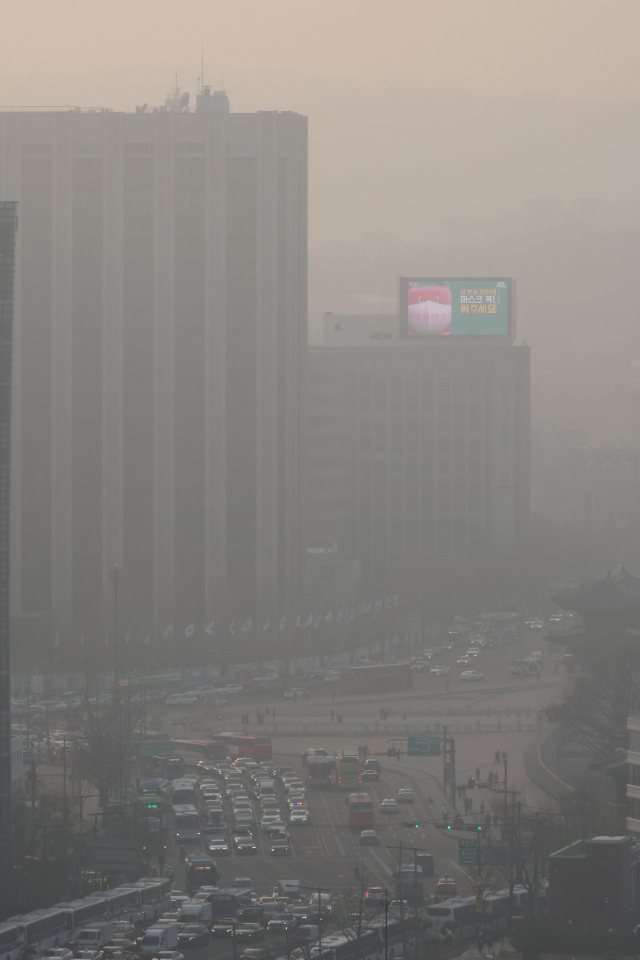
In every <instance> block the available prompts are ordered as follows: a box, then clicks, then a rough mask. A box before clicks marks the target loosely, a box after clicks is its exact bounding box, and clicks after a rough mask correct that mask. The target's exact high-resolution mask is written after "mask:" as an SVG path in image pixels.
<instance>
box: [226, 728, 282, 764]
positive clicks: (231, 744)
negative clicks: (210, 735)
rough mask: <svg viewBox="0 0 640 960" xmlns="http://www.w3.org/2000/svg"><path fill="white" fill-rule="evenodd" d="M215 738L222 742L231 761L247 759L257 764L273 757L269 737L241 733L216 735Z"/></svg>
mask: <svg viewBox="0 0 640 960" xmlns="http://www.w3.org/2000/svg"><path fill="white" fill-rule="evenodd" d="M216 736H217V737H219V738H220V739H221V740H223V741H224V744H225V746H226V748H227V753H228V754H229V756H230V757H231V758H232V759H233V760H237V758H238V757H247V758H248V759H249V760H256V761H257V762H258V763H259V762H260V761H261V760H271V759H272V757H273V749H272V746H271V737H255V736H247V735H245V734H243V733H218V734H216Z"/></svg>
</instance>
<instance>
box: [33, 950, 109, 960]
mask: <svg viewBox="0 0 640 960" xmlns="http://www.w3.org/2000/svg"><path fill="white" fill-rule="evenodd" d="M43 956H44V954H43ZM74 956H75V958H76V960H102V954H101V953H100V951H99V950H76V952H75V954H74Z"/></svg>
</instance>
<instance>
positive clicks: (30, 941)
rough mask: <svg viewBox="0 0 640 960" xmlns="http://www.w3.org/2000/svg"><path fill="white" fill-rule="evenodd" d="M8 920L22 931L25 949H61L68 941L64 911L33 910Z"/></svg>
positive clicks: (56, 909)
mask: <svg viewBox="0 0 640 960" xmlns="http://www.w3.org/2000/svg"><path fill="white" fill-rule="evenodd" d="M10 919H11V920H12V921H13V922H14V923H16V925H17V926H18V927H20V928H21V929H22V930H23V931H24V933H23V939H24V943H25V945H26V946H27V947H33V946H36V947H41V948H42V947H61V946H63V944H65V943H66V942H67V940H68V939H69V931H68V930H67V912H66V910H60V909H58V908H55V907H54V908H52V909H51V910H34V911H33V912H32V913H25V914H24V915H23V916H21V917H11V918H10Z"/></svg>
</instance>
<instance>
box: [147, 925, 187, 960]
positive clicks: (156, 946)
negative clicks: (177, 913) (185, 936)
mask: <svg viewBox="0 0 640 960" xmlns="http://www.w3.org/2000/svg"><path fill="white" fill-rule="evenodd" d="M179 930H180V924H179V923H167V924H166V925H165V926H162V927H149V929H148V930H147V932H146V933H145V935H144V937H143V938H142V942H141V944H140V953H142V954H146V955H147V956H151V957H157V956H158V951H160V950H175V949H176V947H177V946H178V932H179Z"/></svg>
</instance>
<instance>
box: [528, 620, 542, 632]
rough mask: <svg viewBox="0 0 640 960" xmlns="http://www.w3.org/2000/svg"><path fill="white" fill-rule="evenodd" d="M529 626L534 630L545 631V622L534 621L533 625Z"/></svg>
mask: <svg viewBox="0 0 640 960" xmlns="http://www.w3.org/2000/svg"><path fill="white" fill-rule="evenodd" d="M529 626H530V627H531V629H532V630H543V629H544V621H543V620H532V621H531V623H530V624H529Z"/></svg>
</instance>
